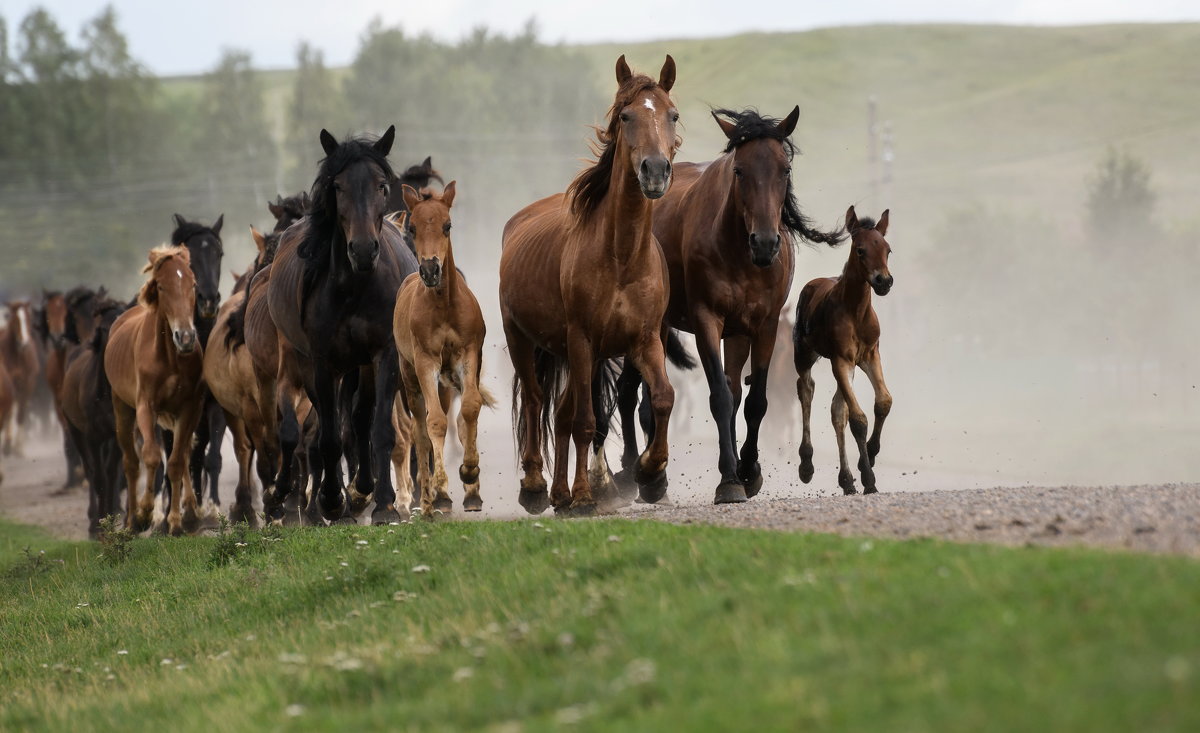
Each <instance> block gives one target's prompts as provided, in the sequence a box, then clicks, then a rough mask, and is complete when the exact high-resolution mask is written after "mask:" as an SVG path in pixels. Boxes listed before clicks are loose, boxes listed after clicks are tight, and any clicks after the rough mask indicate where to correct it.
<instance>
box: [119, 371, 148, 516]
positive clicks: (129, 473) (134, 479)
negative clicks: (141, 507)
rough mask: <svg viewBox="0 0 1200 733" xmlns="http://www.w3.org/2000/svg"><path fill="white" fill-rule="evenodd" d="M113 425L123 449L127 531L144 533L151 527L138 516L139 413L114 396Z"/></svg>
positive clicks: (139, 468)
mask: <svg viewBox="0 0 1200 733" xmlns="http://www.w3.org/2000/svg"><path fill="white" fill-rule="evenodd" d="M112 403H113V423H114V424H115V426H116V434H117V446H118V447H119V448H120V449H121V462H122V464H123V468H124V470H125V529H128V530H130V531H133V532H139V533H140V532H143V531H145V529H146V527H147V526H148V525H149V522H148V521H143V520H142V518H141V517H139V516H138V515H137V511H136V508H137V499H138V496H137V490H138V481H139V476H138V474H139V473H140V472H141V469H142V461H141V457H140V456H139V455H138V450H137V445H136V442H135V441H134V437H133V432H134V430H136V429H137V413H136V411H135V410H134V409H133V408H132V407H130V406H129V405H126V404H125V403H124V402H122V401H121V400H119V399H117V397H116V396H115V395H114V396H113V400H112Z"/></svg>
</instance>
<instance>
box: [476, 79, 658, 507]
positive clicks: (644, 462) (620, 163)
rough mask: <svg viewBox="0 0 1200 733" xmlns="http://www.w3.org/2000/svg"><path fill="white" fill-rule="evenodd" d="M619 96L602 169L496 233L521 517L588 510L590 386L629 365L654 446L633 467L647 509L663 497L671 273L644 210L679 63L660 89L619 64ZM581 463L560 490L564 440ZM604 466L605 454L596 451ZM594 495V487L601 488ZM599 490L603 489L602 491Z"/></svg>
mask: <svg viewBox="0 0 1200 733" xmlns="http://www.w3.org/2000/svg"><path fill="white" fill-rule="evenodd" d="M616 75H617V87H618V88H617V94H616V98H615V100H614V102H613V106H612V109H611V110H609V116H608V125H607V128H606V129H604V130H599V131H598V133H597V134H598V138H599V149H598V152H599V160H597V161H596V163H595V164H594V165H592V166H591V167H589V168H587V169H585V170H584V171H583V172H582V173H580V174H579V175H578V176H577V177H576V178H575V180H574V181H573V182H572V183H571V186H570V188H569V189H568V191H567V193H565V194H556V195H554V196H550V197H549V198H545V199H542V200H540V201H536V202H534V203H532V204H530V205H529V206H526V207H525V208H524V209H522V210H521V211H519V212H517V214H516V215H515V216H513V217H512V218H511V219H509V220H508V223H507V224H506V225H505V227H504V251H503V253H502V254H501V257H500V310H501V313H502V315H503V318H504V335H505V337H506V339H507V341H508V351H509V356H510V357H511V358H512V362H513V367H514V369H515V372H516V373H515V376H514V380H513V395H514V400H513V412H514V418H515V422H516V432H517V443H518V445H519V446H520V451H521V468H522V470H523V471H524V476H523V477H522V478H521V493H520V497H519V498H520V502H521V505H522V506H523V507H525V509H526V510H527V511H529V512H530V513H534V514H537V513H540V512H542V511H545V509H546V507H547V506H548V505H549V504H550V503H553V505H554V508H555V510H556V511H559V512H563V511H575V512H579V513H593V512H595V510H596V498H595V496H593V493H592V487H591V486H590V481H589V477H588V470H587V458H588V451H589V449H590V447H591V444H592V438H593V435H594V433H595V429H596V413H595V410H594V408H593V404H592V384H593V380H595V381H597V382H604V383H605V384H607V383H609V382H610V381H611V380H613V379H614V377H613V375H612V374H611V371H610V370H608V369H606V368H604V366H603V365H604V363H605V362H606V361H607V360H609V359H613V358H615V357H621V356H624V357H626V359H627V360H629V361H631V362H632V363H633V364H635V365H636V366H637V368H638V370H639V371H640V372H641V373H642V374H643V375H645V377H646V381H647V383H648V385H649V387H650V393H651V403H652V405H653V410H654V418H655V425H656V429H655V437H654V440H653V441H651V443H650V445H649V446H648V447H647V449H646V452H645V453H643V454H642V456H641V458H640V459H639V460H638V464H637V470H636V480H637V482H638V485H639V489H640V491H641V493H642V496H643V498H646V499H647V500H657V499H659V498H661V497H662V495H663V494H664V493H665V491H666V467H667V421H668V420H669V419H670V415H671V406H672V404H673V403H674V391H673V390H672V388H671V383H670V382H669V381H668V380H667V372H666V366H665V363H664V355H663V339H664V338H665V331H664V326H663V322H662V315H663V313H664V311H665V309H666V305H667V287H668V285H667V272H666V264H665V263H664V262H663V257H662V252H661V251H660V250H659V248H658V244H657V242H655V239H654V234H653V233H652V232H651V217H650V213H651V205H652V203H651V202H652V200H653V199H658V198H661V197H662V196H663V194H665V193H666V192H667V189H668V188H669V187H670V185H671V160H672V159H673V158H674V156H675V149H676V148H677V147H678V144H679V140H678V138H677V137H676V134H675V124H676V122H677V121H678V119H679V113H678V112H677V111H676V109H675V104H674V103H673V102H672V101H671V97H670V94H669V93H670V91H671V86H672V85H673V84H674V83H675V61H674V59H672V58H671V57H670V56H667V59H666V63H664V64H663V67H662V70H661V72H660V73H659V78H658V82H657V83H656V82H655V81H654V80H653V79H651V78H650V77H648V76H643V75H640V74H639V75H634V74H633V72H631V71H630V69H629V65H628V64H626V63H625V57H624V56H622V57H621V58H619V59H618V60H617V67H616ZM564 372H566V373H569V380H570V382H569V385H568V386H567V388H566V389H565V390H564V391H563V393H562V395H561V398H560V399H559V404H558V406H557V413H556V416H555V420H554V440H553V446H554V480H553V488H552V490H551V492H550V496H549V497H547V495H546V480H545V478H543V476H542V455H541V453H542V440H543V433H545V432H547V431H548V429H549V427H550V404H551V401H553V400H554V399H556V398H558V397H559V395H558V394H556V392H557V390H558V385H559V384H561V380H562V378H563V376H564ZM568 433H572V434H573V437H574V440H575V453H576V466H575V477H574V481H573V483H572V486H571V489H570V490H568V489H567V448H568V445H567V435H568ZM595 460H596V462H597V464H599V465H600V467H601V470H599V471H598V473H600V474H607V473H608V472H607V470H606V469H605V468H603V462H604V452H603V450H600V451H598V452H596V453H595ZM597 488H599V487H597ZM605 488H606V489H607V487H605Z"/></svg>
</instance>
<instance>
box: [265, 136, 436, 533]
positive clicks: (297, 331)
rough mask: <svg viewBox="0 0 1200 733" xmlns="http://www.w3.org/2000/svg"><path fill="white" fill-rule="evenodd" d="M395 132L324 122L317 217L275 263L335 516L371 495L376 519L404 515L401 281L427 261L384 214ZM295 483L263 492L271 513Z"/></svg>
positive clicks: (289, 418) (281, 309)
mask: <svg viewBox="0 0 1200 733" xmlns="http://www.w3.org/2000/svg"><path fill="white" fill-rule="evenodd" d="M395 135H396V128H395V127H394V126H393V127H389V128H388V130H387V132H386V133H384V135H383V137H381V138H379V139H378V140H375V141H370V140H367V139H363V138H356V139H350V140H345V141H343V142H341V143H339V142H338V141H337V140H336V139H334V137H333V136H332V135H330V134H329V133H328V132H327V131H325V130H322V131H321V146H322V148H324V150H325V155H326V157H325V159H324V160H322V161H321V167H320V170H319V171H318V173H317V178H316V181H314V183H313V187H312V202H311V205H310V208H309V211H308V215H307V216H306V217H305V219H304V220H302V221H301V222H299V223H298V224H297V225H296V226H293V227H290V228H289V229H288V230H287V231H286V232H284V234H283V238H282V240H281V241H280V243H279V250H278V252H277V253H276V256H275V262H274V263H273V264H272V267H271V280H270V284H269V286H268V293H267V301H268V304H269V308H270V313H271V317H272V319H273V320H274V321H275V326H276V328H277V329H278V330H279V334H280V336H281V338H282V339H283V341H284V342H286V344H287V346H288V347H289V349H290V350H291V351H292V352H293V353H294V354H295V357H296V360H297V362H298V365H297V366H298V368H299V369H298V370H299V372H300V373H301V374H302V378H303V380H304V382H305V385H304V386H305V389H306V391H307V392H308V394H309V397H310V398H311V400H312V402H313V405H314V406H315V408H316V413H317V423H318V438H317V439H318V447H319V450H318V451H317V453H318V455H317V458H318V459H319V460H317V461H315V462H314V463H317V464H319V465H314V466H312V469H313V472H314V475H316V474H319V475H320V491H319V496H318V501H319V504H320V508H321V512H322V514H323V515H324V517H325V518H326V519H328V520H330V521H338V520H345V519H346V518H347V517H351V516H352V515H354V514H358V513H360V512H362V511H363V510H365V509H366V506H367V503H368V502H369V501H370V500H371V499H372V498H374V500H375V510H374V512H373V514H372V516H371V519H372V522H373V523H376V524H378V523H384V522H392V521H399V519H400V514H399V513H398V512H397V511H396V508H395V501H396V495H395V490H394V488H393V487H392V480H391V470H390V468H391V452H392V446H393V444H394V442H395V432H394V430H393V428H392V419H391V416H392V404H393V402H394V400H395V396H396V387H397V377H398V375H397V370H398V364H397V357H396V347H395V341H394V337H393V335H392V320H391V315H390V314H391V313H392V310H393V309H394V308H395V302H396V291H397V289H399V287H400V283H402V282H403V281H404V278H406V277H407V276H408V275H410V274H412V273H414V272H416V270H417V261H416V258H415V257H414V256H413V255H412V253H411V252H410V251H409V250H408V248H407V247H406V246H405V245H404V239H403V236H402V234H401V232H400V230H399V229H398V228H397V227H396V226H395V225H394V224H393V223H392V222H391V221H389V220H386V219H385V218H384V215H385V214H386V213H387V203H388V196H389V193H390V190H391V184H392V182H393V181H394V180H395V175H394V174H393V172H392V169H391V166H390V165H389V164H388V161H387V154H388V152H389V151H390V150H391V147H392V142H393V141H394V140H395ZM342 380H344V381H346V382H348V383H352V382H357V389H356V390H355V400H354V405H353V421H354V426H355V432H356V434H357V436H356V437H357V443H358V446H357V447H358V473H357V475H356V476H354V477H353V480H352V484H351V491H349V492H348V493H349V501H347V497H346V495H345V493H344V489H343V477H342V468H341V457H342V436H341V431H340V430H339V425H340V421H339V409H338V396H337V395H338V386H339V381H342ZM281 407H282V405H281ZM294 421H295V418H294V416H293V415H289V414H286V413H285V415H284V417H283V420H282V421H281V423H280V428H279V434H280V443H281V445H282V444H284V443H285V442H289V436H292V437H294V436H295V435H298V434H299V428H298V426H297V425H294V424H291V423H294ZM286 453H287V452H286V450H285V455H286ZM289 489H290V487H289V486H288V485H286V483H285V482H282V481H280V482H277V483H276V484H275V487H274V489H273V490H272V491H270V492H267V493H266V495H265V496H264V497H263V504H264V509H265V511H266V513H267V516H268V518H270V519H279V518H282V516H283V514H284V511H283V502H284V500H285V499H286V498H287V492H288V491H289ZM350 521H353V519H350Z"/></svg>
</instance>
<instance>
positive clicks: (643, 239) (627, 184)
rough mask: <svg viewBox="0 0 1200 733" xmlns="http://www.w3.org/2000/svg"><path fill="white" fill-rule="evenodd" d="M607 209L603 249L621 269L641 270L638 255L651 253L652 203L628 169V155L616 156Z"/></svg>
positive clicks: (603, 224) (603, 228) (606, 203)
mask: <svg viewBox="0 0 1200 733" xmlns="http://www.w3.org/2000/svg"><path fill="white" fill-rule="evenodd" d="M611 175H612V178H611V181H610V183H609V188H608V196H607V197H606V199H607V200H606V201H605V206H606V210H607V214H608V216H607V217H605V220H604V222H603V223H602V229H601V231H602V232H603V236H604V247H605V249H606V250H607V252H608V253H609V254H610V255H611V256H612V257H613V259H614V260H615V261H616V262H617V265H618V267H621V266H623V265H626V264H629V265H631V267H633V268H636V267H638V265H637V264H636V263H637V260H638V258H639V255H641V254H642V253H644V252H647V251H649V250H650V248H651V247H652V245H653V240H652V238H651V218H650V212H651V209H652V206H653V204H652V203H651V201H650V199H648V198H646V197H645V196H644V195H642V189H641V186H640V185H639V184H638V180H637V176H636V175H634V174H633V173H632V171H630V170H629V156H628V155H623V154H621V153H617V156H616V161H615V162H614V164H613V170H612V174H611Z"/></svg>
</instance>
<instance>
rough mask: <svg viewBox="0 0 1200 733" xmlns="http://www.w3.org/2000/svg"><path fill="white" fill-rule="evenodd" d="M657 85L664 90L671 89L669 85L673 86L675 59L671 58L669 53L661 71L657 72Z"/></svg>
mask: <svg viewBox="0 0 1200 733" xmlns="http://www.w3.org/2000/svg"><path fill="white" fill-rule="evenodd" d="M658 85H659V86H660V87H662V90H663V91H664V92H669V91H671V87H673V86H675V59H673V58H671V54H667V60H666V61H664V62H663V66H662V71H660V72H658Z"/></svg>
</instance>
